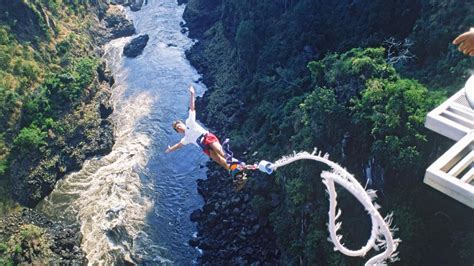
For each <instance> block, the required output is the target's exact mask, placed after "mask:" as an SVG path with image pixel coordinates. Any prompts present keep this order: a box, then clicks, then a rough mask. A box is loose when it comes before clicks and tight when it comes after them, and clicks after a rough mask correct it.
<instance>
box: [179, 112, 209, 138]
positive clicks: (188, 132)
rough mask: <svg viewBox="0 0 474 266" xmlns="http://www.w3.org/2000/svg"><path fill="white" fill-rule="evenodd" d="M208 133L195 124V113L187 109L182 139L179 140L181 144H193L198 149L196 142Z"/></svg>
mask: <svg viewBox="0 0 474 266" xmlns="http://www.w3.org/2000/svg"><path fill="white" fill-rule="evenodd" d="M208 132H209V131H207V130H205V129H204V128H203V127H202V126H201V125H199V124H198V123H197V122H196V111H191V109H189V117H188V119H186V129H185V130H184V137H183V138H182V139H181V141H180V142H181V144H183V145H187V144H189V143H194V144H195V145H196V146H198V147H199V144H197V142H196V140H197V139H198V138H199V137H200V136H201V135H202V134H206V133H208Z"/></svg>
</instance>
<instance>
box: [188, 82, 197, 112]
mask: <svg viewBox="0 0 474 266" xmlns="http://www.w3.org/2000/svg"><path fill="white" fill-rule="evenodd" d="M189 93H190V94H191V102H190V103H189V109H190V110H191V111H196V106H195V104H194V98H195V95H196V91H195V90H194V87H193V85H189Z"/></svg>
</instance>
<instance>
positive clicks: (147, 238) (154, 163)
mask: <svg viewBox="0 0 474 266" xmlns="http://www.w3.org/2000/svg"><path fill="white" fill-rule="evenodd" d="M183 11H184V6H180V7H178V6H177V3H176V1H175V0H162V1H149V3H148V5H147V6H145V7H144V8H143V9H142V10H141V11H139V12H135V13H133V12H132V13H128V15H129V16H130V17H131V19H133V20H134V22H135V26H136V28H137V32H138V34H144V33H147V34H149V36H150V40H149V42H148V45H147V47H146V48H145V50H144V52H143V54H142V55H141V56H139V57H137V58H134V59H129V58H123V57H122V49H123V46H124V45H125V44H126V43H127V42H128V41H130V39H131V38H133V37H128V38H121V39H117V40H114V41H112V42H111V43H109V44H107V46H106V54H105V55H104V57H105V59H106V60H107V62H108V65H109V67H110V68H111V70H112V72H113V74H114V77H115V81H116V84H115V85H114V87H113V88H112V102H113V105H114V113H113V114H112V116H111V119H112V120H113V123H114V126H115V132H114V134H115V145H114V147H113V149H112V152H111V153H110V154H108V155H106V156H103V157H100V158H93V159H91V160H88V161H86V162H85V164H84V166H83V168H82V169H81V170H80V171H79V172H76V173H72V174H69V175H68V176H66V177H65V178H64V179H63V180H61V181H60V182H58V184H57V185H56V188H55V190H54V191H53V193H52V194H51V195H50V196H49V197H47V198H46V199H45V200H44V201H43V202H42V203H41V204H40V205H39V206H38V208H39V209H40V210H42V211H44V212H46V213H47V214H49V215H50V216H54V217H60V218H63V219H66V220H68V221H70V222H71V223H78V224H79V225H80V227H81V232H82V234H83V240H82V248H83V250H84V251H85V252H86V253H87V259H88V260H89V263H90V264H91V265H109V264H113V263H120V262H123V261H124V260H127V261H132V262H135V263H144V264H150V263H152V264H156V263H160V264H192V263H193V261H194V259H195V258H196V257H197V256H198V255H199V251H198V250H196V249H193V248H191V247H189V246H188V244H187V240H188V239H189V238H191V237H192V235H193V233H194V232H195V226H194V224H192V223H191V222H190V221H189V215H190V213H191V212H192V210H194V209H196V208H199V207H200V205H201V204H202V199H201V198H200V196H199V195H198V194H197V191H196V182H195V181H196V179H197V178H205V168H202V167H200V166H201V165H203V164H204V163H205V161H206V160H207V158H206V157H205V156H204V155H203V154H202V153H201V152H200V151H199V149H197V148H196V147H191V146H194V145H188V146H186V147H184V148H183V149H182V150H180V151H177V152H175V153H172V154H165V153H164V150H165V149H166V147H167V145H169V144H174V143H175V142H177V141H178V140H179V139H180V137H181V136H179V135H177V134H176V133H174V131H173V130H172V128H171V122H172V121H173V120H175V119H178V118H185V117H186V115H187V108H188V103H189V94H188V91H187V86H188V85H189V84H190V83H191V82H193V83H194V85H195V87H196V89H197V91H198V94H199V93H202V92H203V90H204V87H203V86H202V85H201V84H199V83H197V80H198V79H199V78H200V76H199V75H198V74H197V73H196V70H195V69H194V68H192V66H190V64H189V62H188V61H187V60H186V59H185V55H184V51H185V50H186V49H189V48H190V47H191V46H192V44H193V43H192V41H191V40H190V39H189V38H187V37H186V36H185V35H183V34H181V33H180V26H179V23H180V22H181V21H182V13H183Z"/></svg>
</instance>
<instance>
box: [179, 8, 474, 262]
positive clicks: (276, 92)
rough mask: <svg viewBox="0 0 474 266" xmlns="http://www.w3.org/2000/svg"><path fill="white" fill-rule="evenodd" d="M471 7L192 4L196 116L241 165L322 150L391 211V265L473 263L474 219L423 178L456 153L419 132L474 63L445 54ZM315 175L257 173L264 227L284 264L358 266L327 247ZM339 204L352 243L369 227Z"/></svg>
mask: <svg viewBox="0 0 474 266" xmlns="http://www.w3.org/2000/svg"><path fill="white" fill-rule="evenodd" d="M468 2H469V1H455V0H446V1H433V0H417V1H403V0H402V1H395V0H393V1H364V0H361V1H353V0H341V1H324V0H320V1H316V0H278V1H252V0H249V1H228V0H220V1H212V3H210V2H208V1H202V0H190V1H189V2H188V6H187V8H186V11H185V20H186V21H187V25H186V26H187V27H189V29H190V35H191V36H192V37H194V38H197V39H199V40H200V42H198V43H197V44H196V45H195V46H194V47H193V48H192V49H191V50H190V51H189V53H188V57H189V58H190V60H191V61H192V63H193V64H194V65H195V66H196V67H197V68H198V70H199V71H200V72H202V73H203V75H204V82H205V83H206V85H208V87H209V90H208V91H207V92H206V94H205V95H204V97H203V98H202V99H201V100H200V102H199V107H200V108H202V109H204V111H202V112H201V113H200V115H201V117H200V119H201V121H203V122H204V124H206V125H209V126H211V128H212V129H214V130H215V131H216V132H218V134H219V135H221V136H228V137H231V139H232V145H233V146H234V148H235V150H236V153H238V154H247V158H246V159H247V160H249V161H257V160H258V159H260V158H268V159H271V160H275V159H278V158H279V157H280V156H282V155H284V154H288V153H291V152H293V151H294V150H296V151H300V150H306V151H312V150H313V148H314V147H317V148H319V149H321V150H323V151H324V152H328V153H329V154H330V158H332V159H333V160H334V161H337V162H339V163H340V164H341V165H343V166H344V167H347V169H348V170H349V171H350V172H351V173H353V174H355V176H357V177H358V178H359V181H360V182H361V183H362V184H367V187H368V188H372V189H376V190H377V191H378V197H379V199H378V202H379V203H380V204H381V205H382V206H383V208H382V209H381V211H382V212H383V213H384V214H387V213H389V212H393V215H394V223H395V224H396V225H397V226H398V227H399V231H397V232H396V237H399V238H401V239H402V243H401V245H400V247H399V251H400V255H399V257H400V261H399V262H398V263H399V264H401V265H471V264H472V263H473V262H474V255H473V254H474V233H473V230H472V221H474V213H473V212H472V210H471V209H469V208H468V207H466V206H464V205H462V204H460V203H459V202H457V201H455V200H453V199H451V198H448V197H447V196H445V195H443V194H441V193H439V192H437V191H435V190H434V189H432V188H430V187H428V186H427V185H425V184H424V183H423V181H422V180H423V176H424V172H425V170H426V168H427V167H428V166H429V165H430V164H431V163H432V162H433V161H434V160H435V159H436V158H438V157H439V156H440V155H441V154H442V153H444V152H445V151H446V150H447V149H448V148H449V147H450V146H451V145H452V142H451V141H449V140H447V139H446V138H444V137H442V136H439V135H437V134H435V133H433V132H430V131H429V130H428V129H426V128H424V125H423V124H424V121H425V117H426V114H427V112H429V111H430V110H431V109H433V108H434V107H435V106H437V105H438V104H439V103H441V102H442V101H443V100H444V99H446V97H448V96H450V95H451V94H453V93H454V92H455V91H457V90H459V89H460V88H462V86H463V84H464V82H465V81H466V80H467V78H468V76H469V72H468V71H469V69H470V68H472V67H473V62H474V60H473V59H472V58H468V57H466V56H464V55H463V54H462V53H459V52H458V51H457V50H456V47H455V46H454V45H452V44H451V41H452V40H453V39H454V38H455V37H456V35H457V34H460V33H462V32H464V31H466V30H468V29H469V27H471V26H473V25H474V6H473V5H472V4H469V3H468ZM321 170H322V169H321V168H320V167H318V165H315V164H311V163H299V164H296V165H294V166H290V167H288V168H286V169H282V170H280V171H278V172H277V173H276V174H275V176H274V177H275V178H272V177H271V178H269V177H267V176H264V175H262V174H255V175H254V176H253V178H252V182H251V185H250V188H249V189H250V190H251V191H252V194H253V195H254V196H253V199H252V206H253V207H254V209H255V210H257V212H258V213H259V216H260V217H270V220H271V224H272V226H273V231H274V233H275V235H276V237H277V242H278V243H277V244H278V246H279V248H280V250H281V252H282V263H283V264H303V265H308V264H309V265H354V264H360V263H362V262H363V260H359V259H348V258H345V257H343V256H342V255H340V254H337V253H334V252H333V250H332V248H333V246H332V244H331V243H329V242H328V241H327V237H328V234H327V228H326V222H327V210H328V202H327V195H326V194H325V192H324V187H323V185H322V183H321V180H320V178H319V173H320V171H321ZM338 194H339V195H340V197H341V201H342V203H341V204H342V213H343V218H342V220H344V221H345V222H344V223H343V229H342V230H343V235H344V236H345V238H344V241H345V242H346V243H347V244H348V245H349V246H350V247H356V246H360V245H361V244H364V243H365V242H364V241H365V240H366V238H367V237H368V235H369V229H370V227H369V226H370V225H369V221H368V218H364V217H366V216H365V215H363V214H364V211H363V209H362V207H361V206H358V204H354V203H353V202H355V201H354V199H353V198H352V196H350V194H347V193H345V192H344V190H343V189H341V191H338ZM361 217H362V218H361Z"/></svg>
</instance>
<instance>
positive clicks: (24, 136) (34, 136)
mask: <svg viewBox="0 0 474 266" xmlns="http://www.w3.org/2000/svg"><path fill="white" fill-rule="evenodd" d="M46 137H47V133H46V132H43V131H41V129H40V128H38V127H37V126H35V125H31V126H29V127H25V128H22V129H21V130H20V133H19V134H18V135H17V136H16V138H15V139H14V140H13V145H14V146H15V148H18V149H19V150H24V151H28V150H32V149H33V150H39V148H41V147H43V146H46V145H47V143H46V141H45V139H46Z"/></svg>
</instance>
